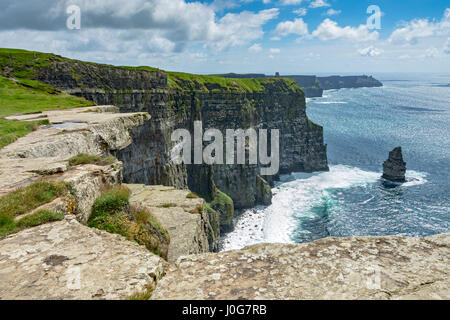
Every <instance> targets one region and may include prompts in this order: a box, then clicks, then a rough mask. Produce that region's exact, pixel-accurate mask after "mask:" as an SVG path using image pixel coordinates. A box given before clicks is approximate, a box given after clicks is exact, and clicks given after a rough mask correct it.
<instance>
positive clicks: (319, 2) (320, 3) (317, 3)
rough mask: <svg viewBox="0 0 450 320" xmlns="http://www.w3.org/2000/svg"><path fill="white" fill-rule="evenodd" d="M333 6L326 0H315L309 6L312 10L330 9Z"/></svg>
mask: <svg viewBox="0 0 450 320" xmlns="http://www.w3.org/2000/svg"><path fill="white" fill-rule="evenodd" d="M330 6H331V5H330V4H329V3H328V2H327V1H326V0H314V1H313V2H311V3H310V4H309V7H310V8H321V7H330Z"/></svg>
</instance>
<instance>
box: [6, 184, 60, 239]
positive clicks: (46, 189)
mask: <svg viewBox="0 0 450 320" xmlns="http://www.w3.org/2000/svg"><path fill="white" fill-rule="evenodd" d="M67 191H68V187H67V186H66V184H65V183H63V182H48V181H39V182H36V183H33V184H31V185H29V186H26V187H21V188H18V189H16V190H14V191H13V192H10V193H9V194H7V195H6V196H3V197H1V198H0V238H2V237H4V236H6V235H8V234H12V233H15V232H18V231H20V230H23V229H25V228H29V227H34V226H37V225H41V224H44V223H47V222H51V221H57V220H62V219H63V218H64V216H63V215H60V214H55V213H52V212H49V211H38V212H35V213H33V214H30V215H27V216H25V217H23V218H22V219H20V220H18V221H15V217H17V216H19V215H21V214H24V213H27V212H30V211H33V210H34V209H36V208H38V207H40V206H42V205H44V204H46V203H49V202H51V201H53V200H54V199H56V198H57V197H60V196H62V195H64V194H66V193H67Z"/></svg>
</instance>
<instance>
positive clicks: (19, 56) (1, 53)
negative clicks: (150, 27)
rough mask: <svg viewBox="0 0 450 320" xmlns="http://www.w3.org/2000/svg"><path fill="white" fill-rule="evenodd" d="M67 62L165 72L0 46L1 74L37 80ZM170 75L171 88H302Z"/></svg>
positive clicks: (285, 82) (276, 82) (272, 81)
mask: <svg viewBox="0 0 450 320" xmlns="http://www.w3.org/2000/svg"><path fill="white" fill-rule="evenodd" d="M57 61H68V62H71V63H75V62H76V63H87V64H91V65H98V66H104V67H109V68H114V69H125V70H129V71H134V72H164V71H162V70H159V69H157V68H153V67H147V66H140V67H131V66H112V65H105V64H98V63H92V62H84V61H78V60H72V59H69V58H64V57H61V56H58V55H55V54H52V53H42V52H35V51H27V50H20V49H7V48H3V49H2V48H0V75H1V73H2V72H3V74H4V75H5V74H8V76H10V77H11V76H14V78H17V79H35V78H36V71H37V70H38V69H39V68H43V67H48V66H50V65H51V64H52V63H53V62H57ZM166 74H167V78H168V87H169V88H171V89H181V90H188V91H205V92H210V91H212V92H251V93H253V92H264V91H266V90H267V89H268V88H274V87H276V88H277V90H278V91H280V92H298V93H301V92H302V91H301V89H300V88H299V87H298V86H297V84H296V83H295V81H293V80H291V79H275V78H260V79H252V78H245V79H234V78H223V77H220V76H212V75H195V74H189V73H182V72H166Z"/></svg>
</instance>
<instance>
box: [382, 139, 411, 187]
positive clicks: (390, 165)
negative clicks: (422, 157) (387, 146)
mask: <svg viewBox="0 0 450 320" xmlns="http://www.w3.org/2000/svg"><path fill="white" fill-rule="evenodd" d="M405 174H406V163H405V162H404V161H403V155H402V148H401V147H397V148H395V149H394V150H392V151H391V152H389V159H387V160H386V161H385V162H384V163H383V178H384V179H386V180H389V181H392V182H400V183H402V182H406V177H405Z"/></svg>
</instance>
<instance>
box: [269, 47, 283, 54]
mask: <svg viewBox="0 0 450 320" xmlns="http://www.w3.org/2000/svg"><path fill="white" fill-rule="evenodd" d="M280 52H281V50H280V49H278V48H270V53H271V54H277V53H280Z"/></svg>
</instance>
